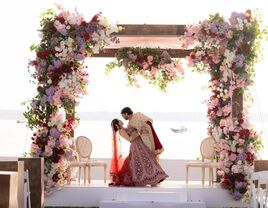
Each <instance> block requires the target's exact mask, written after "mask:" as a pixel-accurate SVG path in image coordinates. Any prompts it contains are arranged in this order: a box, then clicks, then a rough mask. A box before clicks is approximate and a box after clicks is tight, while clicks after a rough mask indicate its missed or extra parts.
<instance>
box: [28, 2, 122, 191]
mask: <svg viewBox="0 0 268 208" xmlns="http://www.w3.org/2000/svg"><path fill="white" fill-rule="evenodd" d="M118 29H119V28H118V27H117V26H116V25H115V24H110V23H109V22H108V20H107V18H105V17H104V16H102V15H101V13H99V14H96V15H95V16H94V17H93V18H92V19H91V21H89V22H87V21H85V20H84V18H83V16H82V15H80V14H78V13H71V12H68V11H66V10H64V8H62V7H58V12H57V13H56V12H55V11H53V10H52V9H50V10H48V11H46V12H44V13H43V14H42V15H41V29H40V37H41V41H40V43H39V44H38V45H32V46H31V50H32V51H35V53H36V58H35V59H34V60H31V61H30V63H29V68H31V69H33V70H32V71H30V73H31V75H32V78H33V80H34V83H35V84H37V95H36V96H35V97H34V98H33V99H32V100H30V101H29V105H28V106H27V111H26V112H24V116H25V118H26V119H27V120H28V126H29V127H30V128H31V129H32V130H34V134H33V136H32V146H31V155H32V156H37V157H44V159H45V192H46V194H49V193H52V192H53V190H55V189H57V188H58V187H59V186H60V185H62V184H65V183H66V179H67V174H68V173H67V171H66V170H67V168H68V166H69V164H70V161H72V160H74V159H75V156H76V153H75V148H74V139H73V131H74V128H75V126H76V125H77V124H78V123H79V119H78V118H75V117H74V113H75V112H74V107H75V106H76V105H77V104H78V99H79V98H80V97H81V96H82V95H85V94H86V93H87V92H86V85H87V83H88V74H87V72H86V71H85V68H86V67H85V66H84V65H83V60H84V59H85V58H86V57H89V56H90V55H91V54H93V53H98V52H99V51H100V50H101V49H102V48H103V47H104V46H105V45H107V44H109V43H110V42H117V41H118V39H117V38H116V37H111V36H110V35H111V34H112V33H115V32H118ZM61 112H65V114H66V116H65V115H64V114H62V113H61Z"/></svg>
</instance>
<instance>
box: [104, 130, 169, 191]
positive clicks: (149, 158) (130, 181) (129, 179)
mask: <svg viewBox="0 0 268 208" xmlns="http://www.w3.org/2000/svg"><path fill="white" fill-rule="evenodd" d="M128 133H131V132H128ZM113 134H114V135H113V158H112V161H111V169H110V176H111V178H110V180H111V183H110V184H109V185H111V186H146V185H151V186H155V185H157V184H158V183H160V182H161V181H163V180H165V179H166V178H167V177H168V175H167V174H166V173H165V171H164V170H163V169H162V168H161V166H160V165H159V163H158V162H157V161H156V158H155V155H154V154H153V153H152V152H151V151H150V149H149V148H148V147H147V146H146V145H145V144H144V143H143V141H142V139H141V138H140V137H138V138H136V139H135V140H133V141H132V142H131V144H130V150H129V155H128V156H127V158H126V159H125V160H123V158H122V154H121V151H120V142H119V140H118V138H117V136H116V133H113Z"/></svg>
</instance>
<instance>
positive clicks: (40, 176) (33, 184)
mask: <svg viewBox="0 0 268 208" xmlns="http://www.w3.org/2000/svg"><path fill="white" fill-rule="evenodd" d="M19 161H24V169H25V170H27V169H28V171H29V180H30V191H31V206H32V207H34V208H44V158H39V157H36V158H27V157H25V158H19Z"/></svg>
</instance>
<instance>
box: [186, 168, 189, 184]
mask: <svg viewBox="0 0 268 208" xmlns="http://www.w3.org/2000/svg"><path fill="white" fill-rule="evenodd" d="M188 174H189V167H188V166H187V167H186V184H188Z"/></svg>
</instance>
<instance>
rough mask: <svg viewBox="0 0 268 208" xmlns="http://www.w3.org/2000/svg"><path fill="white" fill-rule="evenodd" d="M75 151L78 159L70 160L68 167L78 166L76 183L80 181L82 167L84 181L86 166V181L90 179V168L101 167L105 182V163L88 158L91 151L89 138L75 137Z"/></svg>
mask: <svg viewBox="0 0 268 208" xmlns="http://www.w3.org/2000/svg"><path fill="white" fill-rule="evenodd" d="M75 146H76V151H77V153H78V161H76V162H71V165H70V167H79V171H78V183H80V176H81V168H83V169H84V183H86V169H87V168H88V183H90V180H91V176H90V175H91V174H90V173H91V168H92V167H103V169H104V182H105V183H106V170H107V163H106V162H104V161H92V160H91V159H90V156H91V153H92V143H91V141H90V139H88V138H87V137H85V136H79V137H77V139H76V141H75Z"/></svg>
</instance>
